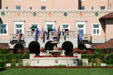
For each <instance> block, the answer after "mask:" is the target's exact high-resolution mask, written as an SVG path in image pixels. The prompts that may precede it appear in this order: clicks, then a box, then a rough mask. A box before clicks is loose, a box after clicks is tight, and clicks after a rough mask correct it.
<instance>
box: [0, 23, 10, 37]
mask: <svg viewBox="0 0 113 75" xmlns="http://www.w3.org/2000/svg"><path fill="white" fill-rule="evenodd" d="M4 24H6V31H7V33H6V34H0V36H2V35H3V36H6V35H8V23H4Z"/></svg>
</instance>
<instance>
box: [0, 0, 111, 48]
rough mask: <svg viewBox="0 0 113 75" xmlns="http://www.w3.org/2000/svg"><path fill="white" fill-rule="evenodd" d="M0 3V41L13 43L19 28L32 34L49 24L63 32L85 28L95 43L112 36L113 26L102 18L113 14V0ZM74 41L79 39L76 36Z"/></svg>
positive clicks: (14, 0)
mask: <svg viewBox="0 0 113 75" xmlns="http://www.w3.org/2000/svg"><path fill="white" fill-rule="evenodd" d="M0 3H1V6H0V8H1V10H0V13H1V14H0V17H1V19H0V22H1V24H0V43H10V40H11V38H12V36H13V35H14V34H18V32H20V31H21V32H22V34H24V35H29V34H31V32H32V29H31V28H32V27H33V26H36V27H38V28H39V30H40V31H41V30H42V28H44V30H45V31H47V29H48V27H49V26H50V27H52V28H54V27H55V28H56V29H58V27H60V30H61V31H63V30H64V29H68V30H69V31H76V32H77V33H79V31H82V34H88V35H91V37H92V43H104V42H105V41H107V40H110V39H112V38H113V36H112V35H111V34H112V33H113V31H112V28H113V25H112V24H110V25H106V28H104V26H103V25H102V23H101V22H100V20H99V19H100V18H101V17H103V16H104V15H106V14H109V13H112V11H113V0H60V1H59V0H0ZM111 21H112V20H110V22H111ZM105 31H106V32H105ZM77 33H75V35H76V34H77ZM106 33H107V34H106ZM73 35H74V34H73ZM27 38H28V36H27ZM72 39H74V37H73V38H72ZM72 39H70V40H72ZM26 40H29V39H26ZM32 40H33V39H32ZM74 41H76V42H77V36H76V38H75V40H74ZM28 43H29V42H28ZM76 46H77V45H76ZM76 46H75V47H76ZM26 47H27V46H26Z"/></svg>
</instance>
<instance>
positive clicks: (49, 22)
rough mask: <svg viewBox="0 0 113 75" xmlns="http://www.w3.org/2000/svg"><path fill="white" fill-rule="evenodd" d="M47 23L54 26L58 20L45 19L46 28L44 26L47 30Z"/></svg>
mask: <svg viewBox="0 0 113 75" xmlns="http://www.w3.org/2000/svg"><path fill="white" fill-rule="evenodd" d="M47 24H52V25H53V28H54V27H55V25H56V21H45V28H44V29H45V30H47Z"/></svg>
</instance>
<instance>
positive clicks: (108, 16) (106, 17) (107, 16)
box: [100, 12, 113, 19]
mask: <svg viewBox="0 0 113 75" xmlns="http://www.w3.org/2000/svg"><path fill="white" fill-rule="evenodd" d="M111 18H113V12H112V13H109V14H107V15H104V16H103V17H101V18H100V19H111Z"/></svg>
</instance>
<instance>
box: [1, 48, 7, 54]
mask: <svg viewBox="0 0 113 75" xmlns="http://www.w3.org/2000/svg"><path fill="white" fill-rule="evenodd" d="M8 53H9V52H8V50H7V49H1V50H0V54H8Z"/></svg>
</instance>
